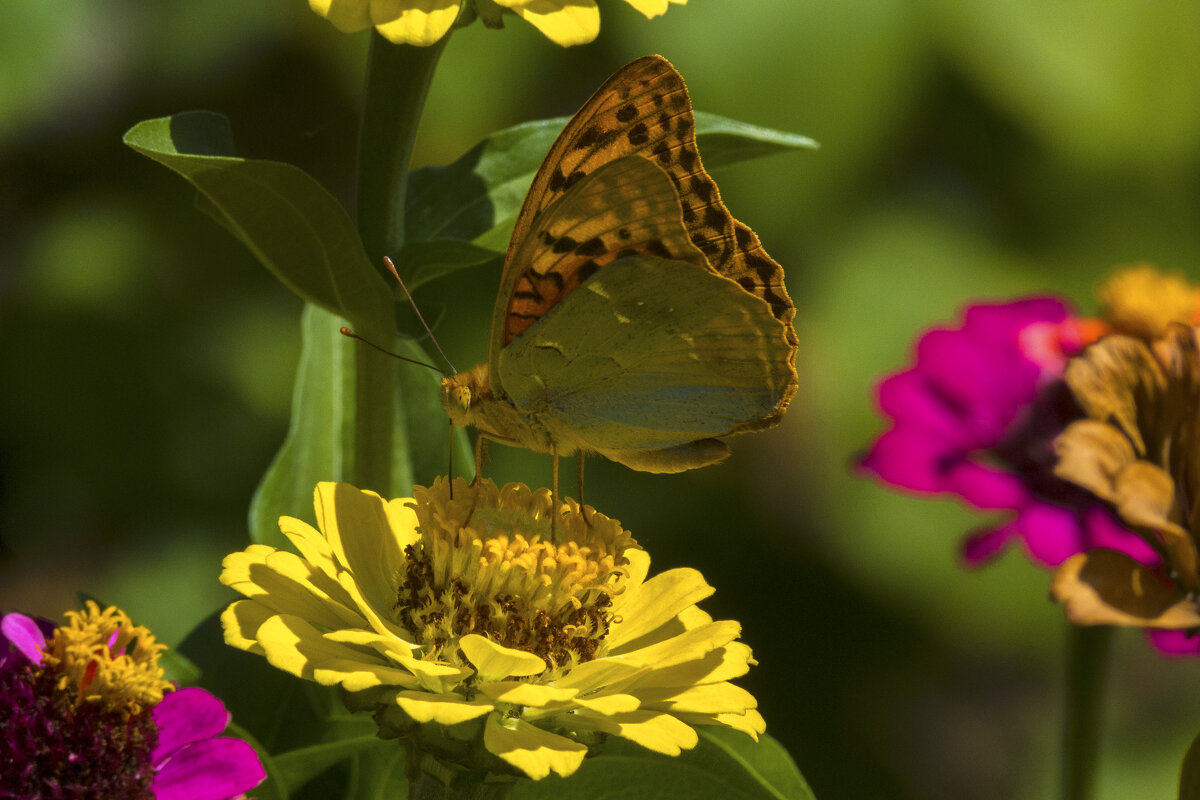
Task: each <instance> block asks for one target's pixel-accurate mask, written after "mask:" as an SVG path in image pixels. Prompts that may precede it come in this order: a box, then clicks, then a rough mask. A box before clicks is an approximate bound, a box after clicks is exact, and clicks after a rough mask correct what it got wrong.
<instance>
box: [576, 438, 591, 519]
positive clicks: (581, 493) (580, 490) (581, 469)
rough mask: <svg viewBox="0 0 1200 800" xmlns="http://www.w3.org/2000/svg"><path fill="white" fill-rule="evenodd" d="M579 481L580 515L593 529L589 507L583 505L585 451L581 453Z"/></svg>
mask: <svg viewBox="0 0 1200 800" xmlns="http://www.w3.org/2000/svg"><path fill="white" fill-rule="evenodd" d="M577 479H578V484H577V486H578V488H579V513H580V514H582V515H583V521H584V522H586V523H587V526H588V527H589V528H590V527H592V521H591V520H590V519H588V513H587V506H585V505H584V504H583V450H580V451H579V474H578V476H577Z"/></svg>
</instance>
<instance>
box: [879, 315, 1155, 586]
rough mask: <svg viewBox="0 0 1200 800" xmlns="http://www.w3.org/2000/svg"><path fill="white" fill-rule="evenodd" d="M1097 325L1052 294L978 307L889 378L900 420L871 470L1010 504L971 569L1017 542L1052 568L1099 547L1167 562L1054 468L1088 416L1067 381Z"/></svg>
mask: <svg viewBox="0 0 1200 800" xmlns="http://www.w3.org/2000/svg"><path fill="white" fill-rule="evenodd" d="M1092 327H1093V325H1092V324H1090V323H1089V322H1088V321H1085V320H1081V319H1079V318H1078V317H1075V316H1074V315H1073V314H1072V313H1071V311H1070V309H1069V308H1068V307H1067V305H1066V304H1065V303H1063V302H1062V301H1060V300H1057V299H1055V298H1051V297H1034V298H1028V299H1023V300H1016V301H1012V302H1008V303H989V304H977V305H972V306H969V307H968V308H967V310H966V313H965V314H964V316H963V322H962V324H961V326H959V327H956V328H937V329H934V330H931V331H929V332H927V333H925V334H924V335H923V336H922V337H921V338H920V340H919V341H918V342H917V347H916V363H915V364H914V365H913V366H912V367H911V368H909V369H906V370H904V371H902V372H899V373H896V374H894V375H891V376H890V377H888V378H886V379H884V380H883V381H882V382H881V383H880V385H879V388H878V403H879V408H880V410H881V411H882V412H883V413H884V414H886V415H887V416H888V417H890V418H891V420H892V426H891V428H890V429H888V430H887V431H885V432H884V433H883V434H882V435H881V436H880V437H879V438H878V439H877V440H876V441H875V442H874V444H873V445H872V446H871V449H870V451H869V452H868V453H867V455H866V456H865V457H864V458H863V459H862V462H861V465H862V467H863V468H864V469H866V470H867V471H869V472H871V473H874V474H875V475H876V476H877V477H878V478H880V479H881V480H883V481H884V482H885V483H889V484H891V485H893V486H897V487H899V488H901V489H907V490H909V491H912V492H917V493H920V494H941V495H955V496H958V497H960V498H962V500H963V501H965V502H966V503H967V504H968V505H971V506H973V507H975V508H978V509H981V510H987V511H1007V512H1009V513H1008V514H1006V515H1005V516H1004V517H1003V518H1002V520H1001V521H1000V522H999V523H998V524H995V525H992V526H988V527H985V528H983V529H982V530H979V531H977V532H974V533H972V534H971V535H969V536H968V537H967V539H966V540H965V542H964V543H963V548H962V555H963V559H964V561H965V563H966V564H967V565H968V566H979V565H982V564H984V563H986V562H987V561H988V560H990V559H991V558H992V557H993V556H995V555H996V554H997V553H998V552H999V551H1000V550H1002V549H1003V548H1004V547H1005V546H1006V545H1008V544H1009V543H1010V542H1012V541H1014V540H1019V541H1021V542H1022V543H1023V544H1024V546H1025V551H1026V552H1027V553H1028V554H1029V556H1030V557H1031V558H1032V559H1033V560H1034V561H1036V562H1038V563H1039V564H1041V565H1043V566H1047V567H1053V566H1057V565H1058V564H1060V563H1062V562H1063V561H1064V560H1065V559H1067V558H1068V557H1069V556H1071V555H1073V554H1074V553H1078V552H1081V551H1083V550H1087V549H1090V548H1093V547H1108V548H1112V549H1117V550H1121V551H1122V552H1125V553H1127V554H1128V555H1130V556H1132V557H1134V558H1136V559H1137V560H1139V561H1143V562H1145V563H1147V564H1153V563H1156V562H1157V560H1158V559H1157V556H1156V554H1155V553H1154V551H1153V549H1151V548H1150V547H1149V546H1148V545H1147V544H1146V543H1145V542H1144V541H1142V539H1141V538H1140V537H1138V536H1137V535H1135V534H1134V533H1132V532H1130V531H1127V530H1126V529H1125V528H1123V527H1122V526H1121V525H1120V523H1119V522H1118V521H1117V520H1116V518H1115V517H1114V515H1113V514H1112V512H1111V511H1109V510H1108V508H1107V507H1106V506H1104V505H1103V504H1102V503H1100V502H1099V501H1098V500H1097V499H1095V498H1094V497H1092V496H1091V495H1090V494H1088V493H1087V492H1085V491H1082V490H1080V489H1078V487H1075V486H1072V485H1070V484H1068V483H1067V482H1065V481H1062V480H1059V479H1058V478H1056V477H1054V475H1053V473H1052V471H1051V467H1052V466H1053V464H1054V454H1053V452H1052V449H1051V442H1052V441H1053V438H1054V436H1055V435H1056V434H1057V433H1058V432H1059V431H1061V430H1062V428H1063V427H1065V425H1066V424H1067V423H1068V422H1069V421H1070V420H1072V419H1074V418H1075V417H1077V416H1078V415H1079V410H1078V409H1077V408H1076V407H1075V406H1074V403H1073V401H1072V400H1071V398H1070V395H1069V393H1067V392H1066V391H1065V390H1064V389H1063V387H1062V384H1061V382H1060V381H1059V378H1060V376H1061V375H1062V370H1063V367H1064V365H1065V364H1066V360H1067V358H1068V357H1069V356H1071V355H1073V354H1074V353H1076V352H1078V350H1079V349H1081V346H1082V344H1083V343H1084V341H1085V340H1086V339H1087V338H1088V333H1089V331H1090V329H1091V328H1092Z"/></svg>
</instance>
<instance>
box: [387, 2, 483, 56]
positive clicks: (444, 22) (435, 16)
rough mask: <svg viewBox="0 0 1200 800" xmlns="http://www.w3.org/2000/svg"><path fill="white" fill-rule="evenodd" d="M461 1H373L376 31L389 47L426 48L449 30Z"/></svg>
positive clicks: (456, 15)
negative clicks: (392, 45)
mask: <svg viewBox="0 0 1200 800" xmlns="http://www.w3.org/2000/svg"><path fill="white" fill-rule="evenodd" d="M460 5H461V2H460V0H374V2H372V3H371V17H372V19H373V20H374V22H375V29H376V30H377V31H379V33H380V34H381V35H382V36H383V37H384V38H385V39H387V40H388V41H389V42H391V43H392V44H411V45H416V46H418V47H428V46H429V45H431V44H433V43H434V42H436V41H438V40H439V39H441V38H442V37H443V36H445V35H446V32H447V31H448V30H450V26H451V25H453V24H454V20H455V19H456V18H457V17H458V9H459V6H460Z"/></svg>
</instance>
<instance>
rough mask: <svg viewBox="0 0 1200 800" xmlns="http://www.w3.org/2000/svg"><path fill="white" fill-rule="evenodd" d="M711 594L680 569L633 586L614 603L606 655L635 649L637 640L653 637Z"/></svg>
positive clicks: (699, 577) (689, 571) (700, 577)
mask: <svg viewBox="0 0 1200 800" xmlns="http://www.w3.org/2000/svg"><path fill="white" fill-rule="evenodd" d="M712 593H713V588H712V587H711V586H709V585H708V584H707V583H705V582H704V576H703V575H701V574H700V573H699V572H697V571H696V570H694V569H690V568H687V567H682V568H680V569H672V570H668V571H666V572H663V573H661V574H659V575H655V576H654V577H653V578H651V579H650V580H648V581H646V582H645V583H643V584H641V585H640V586H632V587H630V588H629V590H627V591H626V593H625V594H623V595H619V596H618V597H617V599H616V601H615V602H614V603H613V614H615V615H616V617H617V619H618V622H616V623H614V624H613V625H612V627H611V628H610V629H609V632H608V639H607V641H608V644H609V652H610V653H612V654H614V655H616V654H619V653H622V652H625V651H627V650H629V649H631V648H636V647H637V644H638V643H637V639H639V638H640V637H642V636H645V635H646V634H649V633H652V632H653V631H655V630H656V629H657V628H659V627H660V626H662V625H665V624H666V623H668V622H670V621H671V620H672V619H673V618H674V617H676V616H677V615H679V614H680V613H681V612H683V611H684V610H686V609H687V608H688V607H690V606H694V605H695V604H696V603H698V602H700V601H701V600H703V599H704V598H706V597H708V596H709V595H711V594H712Z"/></svg>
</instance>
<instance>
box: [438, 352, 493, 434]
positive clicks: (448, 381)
mask: <svg viewBox="0 0 1200 800" xmlns="http://www.w3.org/2000/svg"><path fill="white" fill-rule="evenodd" d="M491 393H492V389H491V381H490V379H489V377H488V366H487V364H480V365H479V366H477V367H475V368H474V369H472V370H470V371H469V372H457V373H455V374H453V375H449V376H447V377H445V378H442V406H443V407H444V408H445V409H446V416H448V417H450V421H451V422H452V423H454V424H455V425H459V426H464V427H465V426H467V425H472V424H474V422H475V411H476V410H477V407H478V405H479V403H480V402H482V401H483V400H484V398H485V397H487V396H490V395H491Z"/></svg>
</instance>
